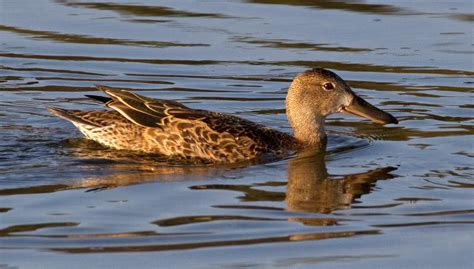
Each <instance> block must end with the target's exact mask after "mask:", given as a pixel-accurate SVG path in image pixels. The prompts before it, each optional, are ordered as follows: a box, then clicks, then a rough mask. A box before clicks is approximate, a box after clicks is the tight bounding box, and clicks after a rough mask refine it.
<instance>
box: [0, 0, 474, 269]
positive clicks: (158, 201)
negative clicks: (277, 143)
mask: <svg viewBox="0 0 474 269" xmlns="http://www.w3.org/2000/svg"><path fill="white" fill-rule="evenodd" d="M473 20H474V15H473V4H472V1H444V2H441V1H343V0H338V1H335V0H334V1H270V0H269V1H265V0H263V1H196V2H194V1H193V2H190V1H143V0H140V1H130V2H125V1H120V2H85V1H80V2H79V1H77V2H76V1H62V0H58V1H6V0H4V1H0V137H1V139H0V268H271V267H276V268H319V267H321V268H345V267H351V268H380V266H381V265H384V266H387V265H390V266H389V267H392V268H472V267H473V266H474V264H473V263H474V260H473V258H472V253H473V252H474V243H473V240H474V230H473V224H474V218H473V216H474V197H473V192H472V188H473V187H474V181H473V178H474V171H473V169H474V165H473V164H474V162H473V161H474V139H473V138H474V105H473V103H474V92H473V89H472V84H473V83H474V77H473V75H474V71H473V43H472V40H473V32H472V27H473V25H472V22H473ZM315 66H321V67H325V68H330V69H332V70H334V71H335V72H337V73H338V74H339V75H341V76H342V77H343V78H345V79H346V80H347V81H348V82H349V84H350V85H351V86H352V87H353V88H354V90H355V91H356V92H358V93H359V94H360V95H362V96H364V98H366V99H367V100H369V101H370V102H372V103H374V104H376V105H377V106H378V107H380V108H382V109H384V110H387V111H390V112H391V113H393V114H394V115H395V116H397V117H398V118H399V119H400V124H399V125H398V126H389V127H383V126H379V125H375V124H372V123H370V122H367V121H365V120H361V119H358V118H354V117H350V116H344V115H334V116H331V117H330V119H329V120H328V125H329V127H328V129H329V131H330V138H329V144H328V151H327V153H326V154H325V155H321V154H314V153H312V152H303V153H300V154H299V155H297V156H291V157H289V158H287V159H285V160H281V161H278V162H273V163H268V164H261V165H254V166H249V167H205V166H189V165H188V166H186V165H179V164H170V163H166V162H162V161H159V160H156V159H155V158H152V157H150V156H140V155H136V154H135V155H134V154H130V153H126V152H116V151H112V150H107V149H104V148H102V147H101V146H98V145H96V144H94V143H91V142H88V141H86V140H84V139H82V138H81V135H80V134H79V133H78V131H76V129H75V128H74V127H73V126H72V125H70V124H69V123H67V122H65V121H63V120H61V119H58V118H55V117H53V116H52V115H50V114H49V113H48V112H47V111H46V110H45V107H47V106H59V107H64V108H77V109H94V108H99V107H98V106H97V104H95V103H93V102H90V101H88V100H86V99H85V98H84V97H83V96H84V94H90V93H91V92H94V94H95V93H96V92H95V89H94V87H93V85H94V84H105V85H108V86H115V87H122V88H130V89H137V90H139V91H140V92H141V93H142V94H144V95H147V96H151V97H159V98H164V99H173V100H179V101H181V102H184V103H186V104H187V105H189V106H191V107H194V108H204V109H212V110H215V111H221V112H227V113H231V114H235V115H239V116H241V117H244V118H247V119H250V120H254V121H257V122H260V123H263V124H266V125H268V126H272V127H274V128H278V129H280V130H283V131H287V132H290V129H289V125H288V123H287V121H286V116H285V113H284V97H285V94H286V89H287V87H288V85H289V82H290V81H291V79H292V78H293V76H294V75H295V74H296V73H298V72H300V71H302V70H305V69H307V68H310V67H315Z"/></svg>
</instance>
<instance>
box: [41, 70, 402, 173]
mask: <svg viewBox="0 0 474 269" xmlns="http://www.w3.org/2000/svg"><path fill="white" fill-rule="evenodd" d="M96 88H97V89H98V90H101V91H103V92H104V93H105V94H106V95H107V96H97V95H86V96H87V97H88V98H91V99H93V100H96V101H99V102H100V103H102V104H103V105H104V106H105V107H107V108H109V109H106V110H88V111H83V110H66V109H62V108H58V107H49V108H48V110H49V111H50V112H51V113H53V114H54V115H56V116H58V117H60V118H63V119H65V120H68V121H70V122H71V123H72V124H74V125H75V126H76V127H77V128H78V129H79V131H80V132H81V133H82V134H84V135H85V137H86V138H87V139H91V140H93V141H96V142H98V143H99V144H102V145H103V146H105V147H109V148H112V149H116V150H128V151H135V152H140V153H144V154H158V155H162V156H166V157H169V158H176V159H182V160H199V161H203V162H206V163H229V164H230V163H239V162H244V161H251V160H263V159H268V158H279V157H281V156H286V155H288V154H290V153H291V152H295V151H298V150H302V149H305V148H309V147H315V146H318V145H322V144H325V141H326V139H327V135H326V131H325V119H326V118H327V116H329V115H330V114H333V113H348V114H353V115H356V116H359V117H363V118H367V119H369V120H371V121H373V122H375V123H379V124H397V123H398V120H397V119H396V118H395V117H394V116H392V115H391V114H390V113H387V112H385V111H383V110H381V109H378V108H376V107H375V106H373V105H371V104H370V103H368V102H367V101H365V100H364V99H362V98H361V97H360V96H358V95H357V94H356V93H354V91H353V90H352V89H351V87H350V86H349V85H348V84H347V83H346V82H345V81H344V80H343V79H342V78H340V77H339V76H338V75H337V74H336V73H334V72H332V71H330V70H327V69H323V68H313V69H310V70H306V71H303V72H301V73H299V74H297V75H296V77H295V78H294V79H293V81H292V82H291V84H290V86H289V88H288V92H287V96H286V114H287V118H288V121H289V123H290V126H291V127H292V130H293V133H292V134H288V133H286V132H282V131H279V130H276V129H273V128H270V127H267V126H264V125H262V124H259V123H255V122H252V121H250V120H247V119H243V118H240V117H237V116H234V115H230V114H226V113H219V112H213V111H208V110H202V109H193V108H190V107H188V106H186V105H184V104H182V103H179V102H177V101H173V100H163V99H155V98H150V97H146V96H142V95H140V94H137V93H135V92H132V91H128V90H125V89H118V88H111V87H107V86H102V85H96Z"/></svg>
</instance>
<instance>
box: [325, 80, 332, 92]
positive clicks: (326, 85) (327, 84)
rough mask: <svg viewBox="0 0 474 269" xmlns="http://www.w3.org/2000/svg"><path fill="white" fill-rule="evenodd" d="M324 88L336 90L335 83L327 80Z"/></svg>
mask: <svg viewBox="0 0 474 269" xmlns="http://www.w3.org/2000/svg"><path fill="white" fill-rule="evenodd" d="M323 88H324V89H325V90H326V91H331V90H334V85H333V84H332V83H331V82H326V83H324V84H323Z"/></svg>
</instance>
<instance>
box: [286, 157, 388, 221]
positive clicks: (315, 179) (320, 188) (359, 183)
mask: <svg viewBox="0 0 474 269" xmlns="http://www.w3.org/2000/svg"><path fill="white" fill-rule="evenodd" d="M324 157H325V152H324V151H316V152H315V151H306V152H302V153H300V154H298V156H297V157H296V158H294V159H291V160H290V161H289V162H288V185H287V190H286V199H285V200H286V203H287V209H288V210H290V211H303V212H317V213H330V212H332V211H333V210H336V209H346V208H350V207H351V204H352V203H354V201H355V200H356V199H357V198H359V197H360V196H362V195H364V194H367V193H370V192H371V190H372V188H373V187H374V186H375V182H376V181H378V180H384V179H390V178H393V177H394V175H391V174H390V172H392V171H393V170H395V169H396V168H394V167H383V168H377V169H373V170H368V171H366V172H363V173H357V174H350V175H345V176H342V178H335V177H333V176H330V175H328V173H327V170H326V164H325V158H324Z"/></svg>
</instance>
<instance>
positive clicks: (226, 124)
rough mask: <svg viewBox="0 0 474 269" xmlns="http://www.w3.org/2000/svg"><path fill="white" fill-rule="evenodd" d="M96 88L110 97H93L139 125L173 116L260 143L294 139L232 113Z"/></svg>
mask: <svg viewBox="0 0 474 269" xmlns="http://www.w3.org/2000/svg"><path fill="white" fill-rule="evenodd" d="M97 88H98V89H100V90H102V91H104V92H105V93H106V94H107V95H109V96H110V97H111V98H110V100H108V99H104V98H103V97H102V98H99V99H98V98H94V97H92V98H94V99H98V100H99V101H102V102H104V103H105V105H106V106H108V107H110V108H112V109H114V110H116V111H118V112H119V113H120V114H121V115H122V116H124V117H125V118H127V119H128V120H130V121H132V122H133V123H135V124H138V125H141V126H146V127H152V128H163V127H164V126H165V125H166V124H168V123H169V122H171V121H173V120H191V121H199V122H200V123H204V124H206V125H207V126H208V127H209V128H210V129H212V130H213V131H215V132H217V133H220V134H224V133H228V134H230V135H232V136H233V137H236V138H238V137H247V138H249V139H251V140H253V141H254V142H256V143H257V144H260V145H269V146H270V145H275V146H278V145H280V144H282V143H284V144H290V143H293V142H294V141H293V138H292V137H291V136H290V135H288V134H285V133H282V132H279V131H276V130H274V129H271V128H268V127H266V126H263V125H260V124H257V123H254V122H252V121H249V120H246V119H242V118H239V117H236V116H233V115H228V114H223V113H217V112H211V111H206V110H197V109H192V108H189V107H187V106H185V105H183V104H181V103H179V102H176V101H170V100H162V99H154V98H148V97H145V96H141V95H139V94H136V93H133V92H129V91H126V90H120V89H113V88H109V87H105V86H97Z"/></svg>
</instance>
